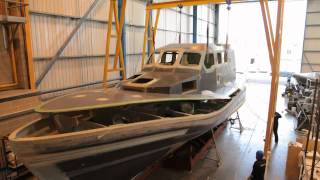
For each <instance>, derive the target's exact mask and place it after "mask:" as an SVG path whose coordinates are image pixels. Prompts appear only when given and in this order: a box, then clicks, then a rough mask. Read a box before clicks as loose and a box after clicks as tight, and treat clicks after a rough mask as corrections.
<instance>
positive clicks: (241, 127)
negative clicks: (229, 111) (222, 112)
mask: <svg viewBox="0 0 320 180" xmlns="http://www.w3.org/2000/svg"><path fill="white" fill-rule="evenodd" d="M229 121H230V124H231V126H230V129H238V130H239V131H240V134H241V133H242V131H243V129H244V128H243V126H242V123H241V119H240V116H239V112H238V111H237V115H236V117H235V118H229ZM236 121H238V124H239V126H238V127H236V126H235V124H236Z"/></svg>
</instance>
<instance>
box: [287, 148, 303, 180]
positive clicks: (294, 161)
mask: <svg viewBox="0 0 320 180" xmlns="http://www.w3.org/2000/svg"><path fill="white" fill-rule="evenodd" d="M302 150H303V149H302V144H301V143H298V142H296V143H292V142H290V143H289V145H288V156H287V164H286V179H287V180H296V179H298V177H299V172H300V170H299V162H298V159H299V158H298V156H299V153H300V152H301V151H302Z"/></svg>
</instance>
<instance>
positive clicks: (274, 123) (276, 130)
mask: <svg viewBox="0 0 320 180" xmlns="http://www.w3.org/2000/svg"><path fill="white" fill-rule="evenodd" d="M281 117H282V116H281V114H279V113H278V112H275V113H274V119H273V134H274V141H275V143H276V144H278V140H279V139H278V126H279V121H278V120H279V118H281Z"/></svg>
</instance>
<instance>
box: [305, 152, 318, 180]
mask: <svg viewBox="0 0 320 180" xmlns="http://www.w3.org/2000/svg"><path fill="white" fill-rule="evenodd" d="M312 157H313V151H311V152H308V153H307V155H306V157H305V158H304V162H303V167H304V172H303V176H301V179H302V180H309V179H310V176H311V168H312ZM319 160H320V155H319V153H317V154H316V162H318V161H319ZM313 179H315V180H320V164H319V163H316V165H315V168H314V172H313Z"/></svg>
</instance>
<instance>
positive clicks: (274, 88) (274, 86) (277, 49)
mask: <svg viewBox="0 0 320 180" xmlns="http://www.w3.org/2000/svg"><path fill="white" fill-rule="evenodd" d="M283 11H284V0H279V1H278V12H277V27H276V34H275V43H274V44H275V46H274V49H273V52H274V56H273V58H272V59H270V63H271V66H272V67H273V68H272V80H271V92H270V101H269V112H268V122H267V129H266V141H265V146H264V151H265V156H266V158H267V159H268V158H269V151H270V145H271V137H272V127H273V118H274V113H275V111H276V103H277V94H278V83H279V66H280V55H281V42H282V25H283V13H284V12H283ZM265 20H266V18H265V17H264V21H265ZM265 28H266V27H265ZM269 53H270V52H269Z"/></svg>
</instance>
